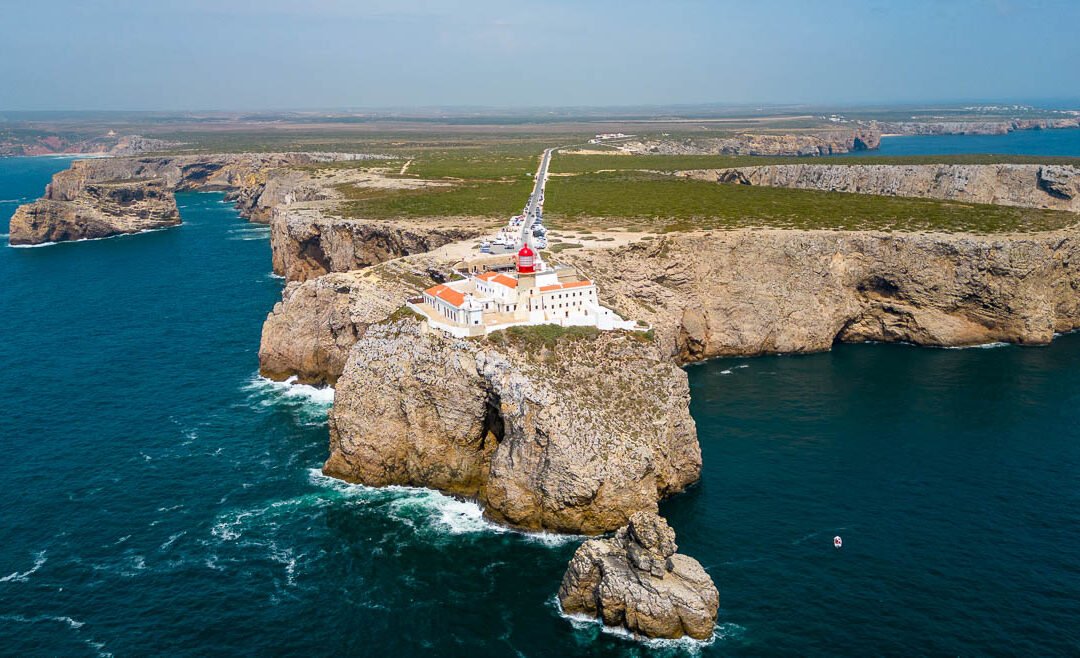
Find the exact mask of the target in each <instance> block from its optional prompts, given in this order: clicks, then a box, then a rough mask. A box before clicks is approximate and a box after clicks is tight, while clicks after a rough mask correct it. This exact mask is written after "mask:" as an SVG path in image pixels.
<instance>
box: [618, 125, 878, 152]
mask: <svg viewBox="0 0 1080 658" xmlns="http://www.w3.org/2000/svg"><path fill="white" fill-rule="evenodd" d="M880 143H881V131H880V130H879V129H878V128H877V126H876V125H868V126H861V127H859V128H855V129H850V130H826V131H818V132H806V133H787V134H743V135H732V136H730V137H692V138H685V139H648V140H635V141H628V142H625V143H624V144H622V145H621V146H619V149H620V150H622V151H625V152H627V153H634V154H650V153H651V154H658V155H776V156H781V155H782V156H807V155H836V154H840V153H850V152H852V151H865V150H873V149H876V148H878V146H879V145H880Z"/></svg>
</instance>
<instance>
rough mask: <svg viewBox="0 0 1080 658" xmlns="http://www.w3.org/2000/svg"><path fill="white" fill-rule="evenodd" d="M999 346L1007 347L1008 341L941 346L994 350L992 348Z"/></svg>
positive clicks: (955, 348) (954, 348)
mask: <svg viewBox="0 0 1080 658" xmlns="http://www.w3.org/2000/svg"><path fill="white" fill-rule="evenodd" d="M999 347H1009V343H1001V342H995V343H981V344H979V345H951V346H948V347H943V348H942V349H946V350H994V349H997V348H999Z"/></svg>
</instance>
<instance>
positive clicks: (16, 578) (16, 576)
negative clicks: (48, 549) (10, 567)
mask: <svg viewBox="0 0 1080 658" xmlns="http://www.w3.org/2000/svg"><path fill="white" fill-rule="evenodd" d="M48 559H49V558H47V557H46V556H45V551H39V552H37V553H35V554H34V566H32V567H30V568H29V569H28V570H26V571H21V572H20V571H16V572H15V573H10V574H8V575H6V576H4V577H3V578H0V583H25V582H26V581H27V580H30V576H32V575H34V574H35V573H37V570H38V569H40V568H41V567H42V566H43V565H44V564H45V562H46V561H47V560H48Z"/></svg>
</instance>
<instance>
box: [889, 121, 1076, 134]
mask: <svg viewBox="0 0 1080 658" xmlns="http://www.w3.org/2000/svg"><path fill="white" fill-rule="evenodd" d="M880 126H881V130H882V132H885V133H888V134H894V135H1004V134H1006V133H1011V132H1013V131H1014V130H1050V129H1060V128H1078V127H1080V118H1074V117H1062V118H1059V119H1011V120H1005V121H1003V120H986V121H978V120H969V121H900V122H886V123H881V124H880Z"/></svg>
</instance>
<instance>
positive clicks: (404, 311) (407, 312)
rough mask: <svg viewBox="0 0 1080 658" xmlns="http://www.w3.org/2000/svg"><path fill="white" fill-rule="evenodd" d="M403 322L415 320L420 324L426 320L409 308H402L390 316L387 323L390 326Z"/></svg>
mask: <svg viewBox="0 0 1080 658" xmlns="http://www.w3.org/2000/svg"><path fill="white" fill-rule="evenodd" d="M401 320H415V321H417V322H420V321H422V320H424V316H422V315H420V314H419V313H417V312H416V311H414V310H412V309H411V308H409V307H408V306H402V307H401V308H399V309H397V310H396V311H394V312H393V313H391V314H390V315H389V316H387V318H386V320H385V322H386V323H388V324H393V323H395V322H400V321H401Z"/></svg>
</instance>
